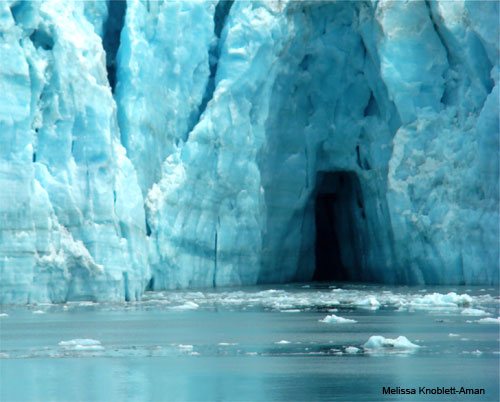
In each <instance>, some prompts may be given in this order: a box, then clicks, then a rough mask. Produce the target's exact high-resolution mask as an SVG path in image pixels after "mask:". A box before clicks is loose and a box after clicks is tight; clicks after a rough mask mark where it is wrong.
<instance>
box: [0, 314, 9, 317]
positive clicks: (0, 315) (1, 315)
mask: <svg viewBox="0 0 500 402" xmlns="http://www.w3.org/2000/svg"><path fill="white" fill-rule="evenodd" d="M8 316H9V315H8V314H7V313H0V317H8Z"/></svg>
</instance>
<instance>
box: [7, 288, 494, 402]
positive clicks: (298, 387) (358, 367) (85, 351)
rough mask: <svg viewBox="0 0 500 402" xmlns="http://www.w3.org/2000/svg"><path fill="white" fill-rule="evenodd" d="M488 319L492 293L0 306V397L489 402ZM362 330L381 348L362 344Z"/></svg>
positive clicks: (277, 291) (264, 295)
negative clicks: (446, 393)
mask: <svg viewBox="0 0 500 402" xmlns="http://www.w3.org/2000/svg"><path fill="white" fill-rule="evenodd" d="M498 310H499V298H498V291H497V290H496V289H493V288H481V287H463V288H462V287H461V288H450V287H434V288H430V287H429V288H426V289H423V288H406V287H389V286H364V285H363V286H361V285H342V286H340V285H335V284H324V283H323V284H321V285H320V286H319V285H317V284H305V285H304V284H295V285H287V286H279V287H276V286H275V287H272V288H271V287H269V286H267V287H250V288H238V289H236V288H232V289H217V290H210V291H173V292H151V293H148V294H147V295H146V296H145V297H144V300H143V301H142V302H136V303H125V304H95V303H85V302H82V303H70V304H67V305H37V306H27V307H12V308H7V307H4V308H3V309H2V311H1V316H0V325H1V338H0V340H1V343H0V380H1V383H0V400H1V401H2V402H4V401H15V400H18V401H28V400H39V401H47V400H56V401H66V400H75V401H76V400H81V401H98V400H103V401H109V400H120V401H126V400H151V401H157V400H174V401H178V400H188V401H191V400H230V401H236V400H244V401H248V400H250V401H256V400H265V401H268V400H274V401H291V400H308V401H309V400H349V401H354V400H369V401H373V400H380V399H386V398H388V399H391V400H404V401H409V400H442V399H443V398H441V399H440V398H437V397H436V395H427V396H422V395H418V394H417V395H416V396H413V397H412V396H408V395H392V396H390V395H383V394H382V387H384V386H385V387H388V386H391V387H401V388H416V389H417V392H418V387H420V386H425V387H428V388H433V387H452V386H454V387H458V388H460V387H461V386H464V387H466V388H484V389H485V395H480V396H474V397H471V396H470V395H464V396H459V395H454V396H452V397H451V396H450V397H448V398H449V399H448V400H491V401H494V400H498V398H499V391H498V378H499V368H498V365H499V356H500V355H499V352H498V351H499V348H498V345H499V344H498V340H499V333H498V331H499V325H498V323H496V322H495V319H497V317H498ZM326 316H331V318H329V319H327V320H325V317H326ZM344 319H345V320H344ZM485 319H486V320H485ZM351 320H354V321H355V322H352V321H351ZM372 335H381V336H383V337H385V339H386V340H387V339H388V340H389V341H387V342H385V343H384V342H382V343H383V345H381V346H380V347H377V348H368V347H364V345H365V343H366V342H367V341H368V339H369V338H370V336H372ZM398 336H405V337H406V338H408V340H409V341H410V342H411V343H413V344H414V345H417V346H420V347H418V348H416V347H415V348H412V347H407V346H405V345H408V344H406V343H405V342H402V343H400V344H398V343H396V344H394V342H393V341H391V339H396V338H397V337H398ZM384 345H385V346H384ZM426 398H427V399H426Z"/></svg>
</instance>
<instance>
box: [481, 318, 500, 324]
mask: <svg viewBox="0 0 500 402" xmlns="http://www.w3.org/2000/svg"><path fill="white" fill-rule="evenodd" d="M477 322H478V323H479V324H500V317H497V318H491V317H487V318H481V319H480V320H477Z"/></svg>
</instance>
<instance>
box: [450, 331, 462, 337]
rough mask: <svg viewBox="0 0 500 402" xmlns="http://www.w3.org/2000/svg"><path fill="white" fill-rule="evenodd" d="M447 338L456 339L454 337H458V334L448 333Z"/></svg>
mask: <svg viewBox="0 0 500 402" xmlns="http://www.w3.org/2000/svg"><path fill="white" fill-rule="evenodd" d="M448 336H449V337H450V338H454V337H456V336H460V335H459V334H454V333H452V332H450V333H449V334H448Z"/></svg>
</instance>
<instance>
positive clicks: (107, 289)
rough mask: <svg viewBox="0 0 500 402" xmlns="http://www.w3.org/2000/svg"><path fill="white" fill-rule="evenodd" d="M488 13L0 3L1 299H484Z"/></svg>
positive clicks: (310, 4) (453, 6) (486, 8)
mask: <svg viewBox="0 0 500 402" xmlns="http://www.w3.org/2000/svg"><path fill="white" fill-rule="evenodd" d="M498 13H499V10H498V3H497V2H487V1H479V2H473V1H462V0H460V1H458V0H457V1H454V2H447V1H428V2H423V1H401V2H392V1H378V2H370V1H367V2H354V1H353V2H345V1H324V2H315V1H303V2H294V1H290V2H286V1H284V2H264V1H262V2H260V1H254V2H247V1H235V2H233V1H219V2H195V1H193V2H191V1H179V2H173V1H168V2H162V1H158V2H156V1H155V2H152V1H128V2H126V3H125V2H102V1H85V2H65V3H64V4H62V3H56V2H40V3H38V2H21V1H10V2H0V49H1V53H0V54H1V55H2V58H1V61H0V83H1V86H2V91H1V92H0V104H1V106H2V107H1V108H0V127H1V132H0V141H1V146H0V183H1V188H2V191H1V192H0V217H1V220H0V289H1V290H0V300H1V302H3V303H26V302H39V301H55V302H58V301H67V300H82V299H91V300H135V299H137V298H139V297H140V295H141V294H142V292H143V291H144V290H145V289H165V288H177V287H188V286H192V287H194V286H223V285H239V284H254V283H258V282H261V283H262V282H285V281H293V280H310V279H311V278H313V277H318V276H317V272H316V273H315V270H316V267H317V264H316V258H318V259H320V257H318V242H320V243H321V244H323V243H324V244H326V245H325V246H322V247H325V249H331V250H326V252H325V253H326V254H325V256H326V257H321V259H322V260H323V262H322V263H325V261H326V265H328V261H329V258H333V257H331V256H333V255H334V256H335V258H336V259H337V260H338V261H337V262H338V264H337V265H338V266H337V268H336V269H337V270H338V271H339V272H337V273H336V278H341V279H347V280H364V281H380V282H388V283H435V284H460V283H467V284H497V283H498V281H499V227H498V225H499V211H498V205H499V160H498V158H499V122H498V111H499V95H500V94H499V90H498V77H499V41H498V21H499V20H498V15H499V14H498ZM327 218H328V219H327ZM318 226H321V228H322V229H321V230H323V229H324V230H326V231H329V232H330V233H332V234H333V238H332V239H330V240H329V239H325V238H323V239H319V234H318V233H319V232H318V230H319V229H317V228H318ZM333 243H335V244H333ZM332 253H333V254H332Z"/></svg>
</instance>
